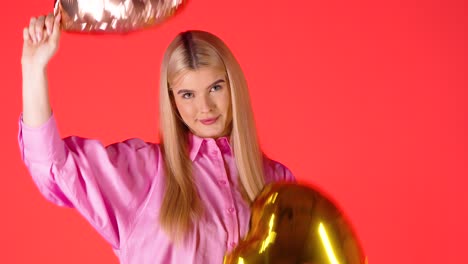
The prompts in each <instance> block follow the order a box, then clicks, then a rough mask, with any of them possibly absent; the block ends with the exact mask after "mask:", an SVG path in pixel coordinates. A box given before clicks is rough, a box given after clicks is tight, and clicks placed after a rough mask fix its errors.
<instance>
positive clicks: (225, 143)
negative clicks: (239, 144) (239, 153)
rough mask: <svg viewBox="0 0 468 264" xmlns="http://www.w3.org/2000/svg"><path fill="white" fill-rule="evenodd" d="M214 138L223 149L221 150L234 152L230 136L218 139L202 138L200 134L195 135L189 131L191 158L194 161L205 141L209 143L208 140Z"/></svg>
mask: <svg viewBox="0 0 468 264" xmlns="http://www.w3.org/2000/svg"><path fill="white" fill-rule="evenodd" d="M210 140H213V141H215V142H216V144H217V145H218V147H219V148H220V149H221V151H223V152H226V151H231V153H232V147H231V144H230V142H229V137H220V138H218V139H212V138H201V137H199V136H196V135H194V134H193V133H191V132H189V147H190V160H192V162H193V161H194V160H195V158H196V157H197V155H198V154H199V153H200V150H201V148H202V145H203V144H204V143H205V145H207V141H210Z"/></svg>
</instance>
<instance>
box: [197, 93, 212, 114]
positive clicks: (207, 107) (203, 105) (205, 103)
mask: <svg viewBox="0 0 468 264" xmlns="http://www.w3.org/2000/svg"><path fill="white" fill-rule="evenodd" d="M199 99H200V100H199V109H200V111H201V112H202V113H207V112H210V111H211V110H213V108H214V103H213V100H212V99H211V98H210V97H209V96H200V98H199Z"/></svg>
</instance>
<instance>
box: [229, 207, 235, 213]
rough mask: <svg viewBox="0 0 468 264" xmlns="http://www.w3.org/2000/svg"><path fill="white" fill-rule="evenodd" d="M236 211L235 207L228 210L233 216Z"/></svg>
mask: <svg viewBox="0 0 468 264" xmlns="http://www.w3.org/2000/svg"><path fill="white" fill-rule="evenodd" d="M234 211H236V210H235V209H234V207H231V208H229V209H228V212H229V213H231V214H232V213H234Z"/></svg>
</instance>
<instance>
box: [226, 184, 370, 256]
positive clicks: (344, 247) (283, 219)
mask: <svg viewBox="0 0 468 264" xmlns="http://www.w3.org/2000/svg"><path fill="white" fill-rule="evenodd" d="M251 212H252V215H251V219H250V229H249V233H248V234H247V236H246V237H245V239H244V240H243V241H242V242H241V243H239V245H238V246H237V247H236V248H235V249H234V250H233V251H232V252H230V253H229V254H227V255H226V256H225V258H224V263H225V264H234V263H235V264H241V263H242V264H267V263H268V264H286V263H287V264H299V263H301V264H305V263H309V264H365V263H367V258H366V256H365V254H364V252H363V249H362V246H361V245H360V243H359V240H358V238H357V236H356V233H355V232H354V230H353V228H352V226H351V224H350V221H349V220H348V219H347V218H346V217H345V216H344V214H343V212H342V211H341V210H340V209H339V208H338V207H337V206H336V205H335V203H334V202H332V201H331V200H330V199H329V198H327V197H326V196H325V195H324V194H323V193H321V192H319V191H318V190H316V189H314V188H311V187H308V186H305V185H301V184H298V183H284V182H279V183H272V184H270V185H268V186H266V187H265V189H264V190H263V191H262V192H261V193H260V194H259V196H258V197H257V199H256V200H255V201H254V203H253V204H252V211H251Z"/></svg>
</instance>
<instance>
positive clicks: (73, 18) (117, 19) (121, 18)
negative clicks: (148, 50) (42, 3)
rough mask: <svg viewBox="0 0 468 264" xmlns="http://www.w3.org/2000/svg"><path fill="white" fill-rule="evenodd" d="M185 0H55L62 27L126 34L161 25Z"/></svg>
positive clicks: (70, 29) (69, 29)
mask: <svg viewBox="0 0 468 264" xmlns="http://www.w3.org/2000/svg"><path fill="white" fill-rule="evenodd" d="M184 2H185V1H184V0H55V8H54V13H55V14H57V13H58V12H61V15H62V19H61V27H62V30H64V31H73V32H116V33H126V32H130V31H134V30H139V29H143V28H147V27H150V26H153V25H156V24H159V23H161V22H163V21H164V20H166V19H167V18H169V17H170V16H172V15H173V14H175V12H176V10H177V9H178V8H179V7H180V6H181V5H182V4H183V3H184Z"/></svg>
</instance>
